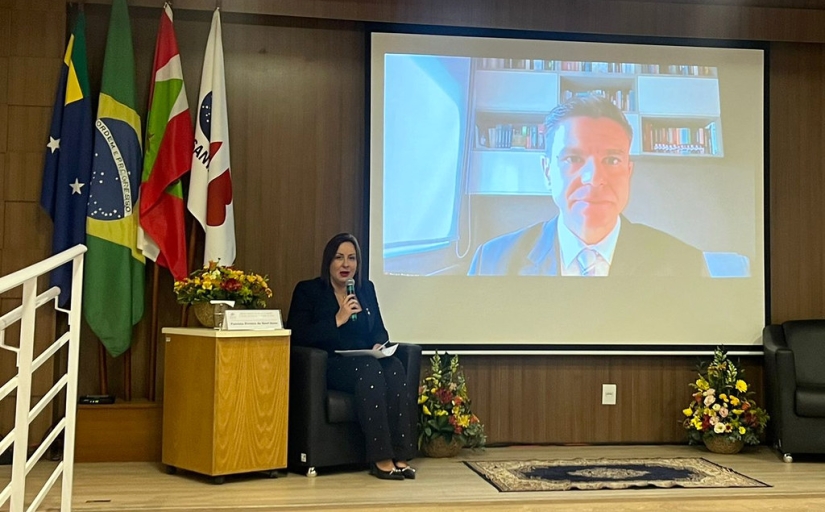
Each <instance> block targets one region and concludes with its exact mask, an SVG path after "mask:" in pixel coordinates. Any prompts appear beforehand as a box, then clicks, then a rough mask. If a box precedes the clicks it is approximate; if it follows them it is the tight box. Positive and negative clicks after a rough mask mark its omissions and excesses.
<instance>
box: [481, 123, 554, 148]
mask: <svg viewBox="0 0 825 512" xmlns="http://www.w3.org/2000/svg"><path fill="white" fill-rule="evenodd" d="M544 130H545V128H544V125H543V124H510V123H499V124H496V125H485V126H479V125H476V130H475V132H476V136H475V146H476V149H513V148H519V149H535V150H541V149H544Z"/></svg>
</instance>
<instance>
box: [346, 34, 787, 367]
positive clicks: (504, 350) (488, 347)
mask: <svg viewBox="0 0 825 512" xmlns="http://www.w3.org/2000/svg"><path fill="white" fill-rule="evenodd" d="M376 33H382V34H383V33H386V34H416V35H434V36H457V37H486V38H500V39H524V40H544V41H565V42H586V43H615V44H644V45H654V46H690V47H699V48H720V49H725V48H740V49H749V50H760V51H761V52H762V71H763V101H762V106H763V113H762V116H763V117H762V119H763V131H762V148H763V151H762V153H763V155H762V156H763V162H762V191H763V198H762V209H763V212H762V214H763V217H762V219H763V228H764V229H763V243H764V250H763V253H764V269H763V271H764V275H763V279H764V283H763V284H764V290H763V292H764V298H765V300H764V319H765V325H766V326H767V325H770V324H771V294H770V292H771V286H770V277H771V272H770V267H771V265H770V262H771V257H770V144H769V143H770V117H769V114H770V69H769V63H770V44H769V43H768V42H766V41H746V40H737V39H708V38H686V37H663V36H630V35H611V34H593V33H572V32H569V33H568V32H544V31H535V30H517V29H497V28H476V27H458V26H448V25H413V24H403V23H381V22H370V23H366V24H365V31H364V34H365V44H364V49H365V52H364V55H365V61H366V62H365V80H364V104H365V108H364V126H365V132H364V168H363V177H364V180H363V183H364V190H363V197H364V202H363V216H362V226H360V228H361V232H362V233H363V236H362V244H361V246H362V248H367V249H366V250H363V249H362V272H363V273H364V274H363V275H364V276H365V277H366V278H367V279H369V268H370V265H369V257H370V251H369V244H370V224H371V218H370V214H371V208H370V201H371V151H372V147H371V144H370V140H371V136H370V134H371V122H370V120H371V116H372V107H371V89H372V72H373V71H372V36H373V34H376ZM422 347H423V348H424V349H425V352H428V353H433V352H434V350H431V349H429V344H424V345H422ZM716 348H717V347H716V346H714V345H702V344H696V345H664V344H662V345H621V346H617V345H607V344H593V345H585V344H581V345H576V344H572V345H571V344H512V345H509V344H508V345H501V344H467V343H445V344H439V345H438V350H439V351H446V352H450V353H453V354H465V355H538V354H546V355H547V354H549V355H706V354H712V353H713V352H714V350H715V349H716ZM724 348H725V349H726V350H729V351H730V352H731V353H732V354H734V355H740V356H754V355H761V354H763V352H764V351H763V347H762V345H741V344H730V345H725V346H724Z"/></svg>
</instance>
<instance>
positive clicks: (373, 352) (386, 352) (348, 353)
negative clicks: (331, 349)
mask: <svg viewBox="0 0 825 512" xmlns="http://www.w3.org/2000/svg"><path fill="white" fill-rule="evenodd" d="M396 349H398V344H395V345H387V346H386V347H384V348H382V349H371V348H370V349H360V350H336V351H335V353H336V354H341V355H342V356H345V357H353V356H372V357H374V358H376V359H382V358H384V357H390V356H391V355H393V354H395V351H396Z"/></svg>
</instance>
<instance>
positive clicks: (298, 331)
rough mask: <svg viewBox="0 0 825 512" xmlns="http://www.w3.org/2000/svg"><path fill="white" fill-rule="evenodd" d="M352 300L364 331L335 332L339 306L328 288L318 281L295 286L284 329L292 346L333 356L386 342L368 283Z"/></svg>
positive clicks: (381, 322)
mask: <svg viewBox="0 0 825 512" xmlns="http://www.w3.org/2000/svg"><path fill="white" fill-rule="evenodd" d="M355 296H356V297H358V302H359V303H360V304H361V310H362V311H361V312H360V313H358V321H359V322H364V321H365V320H366V322H367V326H366V328H364V329H343V327H342V328H340V329H339V328H338V326H337V325H336V324H335V315H336V313H338V309H339V307H340V306H339V304H338V300H337V299H336V298H335V292H333V291H332V287H331V286H330V285H328V284H326V283H325V282H324V281H322V280H321V278H320V277H317V278H315V279H311V280H309V281H301V282H300V283H298V284H297V285H296V286H295V291H294V292H292V304H291V305H290V306H289V319H288V320H287V327H289V328H290V329H292V343H294V344H295V345H301V346H305V347H315V348H320V349H323V350H326V351H328V352H333V351H335V350H354V349H369V348H372V346H373V345H374V344H376V343H378V344H382V343H384V342H385V341H387V340H388V339H390V338H389V334H387V329H386V328H385V327H384V321H383V320H382V319H381V311H380V310H379V309H378V298H377V297H376V296H375V285H373V284H372V281H368V280H366V279H365V280H364V281H363V284H362V286H361V287H359V288H357V289H356V290H355ZM364 331H366V332H364ZM348 333H349V335H347V334H348Z"/></svg>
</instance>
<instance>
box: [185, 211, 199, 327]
mask: <svg viewBox="0 0 825 512" xmlns="http://www.w3.org/2000/svg"><path fill="white" fill-rule="evenodd" d="M198 226H200V224H198V219H196V218H194V217H193V218H192V229H191V230H190V232H189V262H188V263H187V264H186V269H187V270H188V271H189V272H191V271H193V270H194V268H192V267H193V265H194V264H195V245H196V243H197V240H198ZM188 313H189V304H184V305H183V307H182V308H181V313H180V325H181V327H186V326H187V325H188V324H189V315H188Z"/></svg>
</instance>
